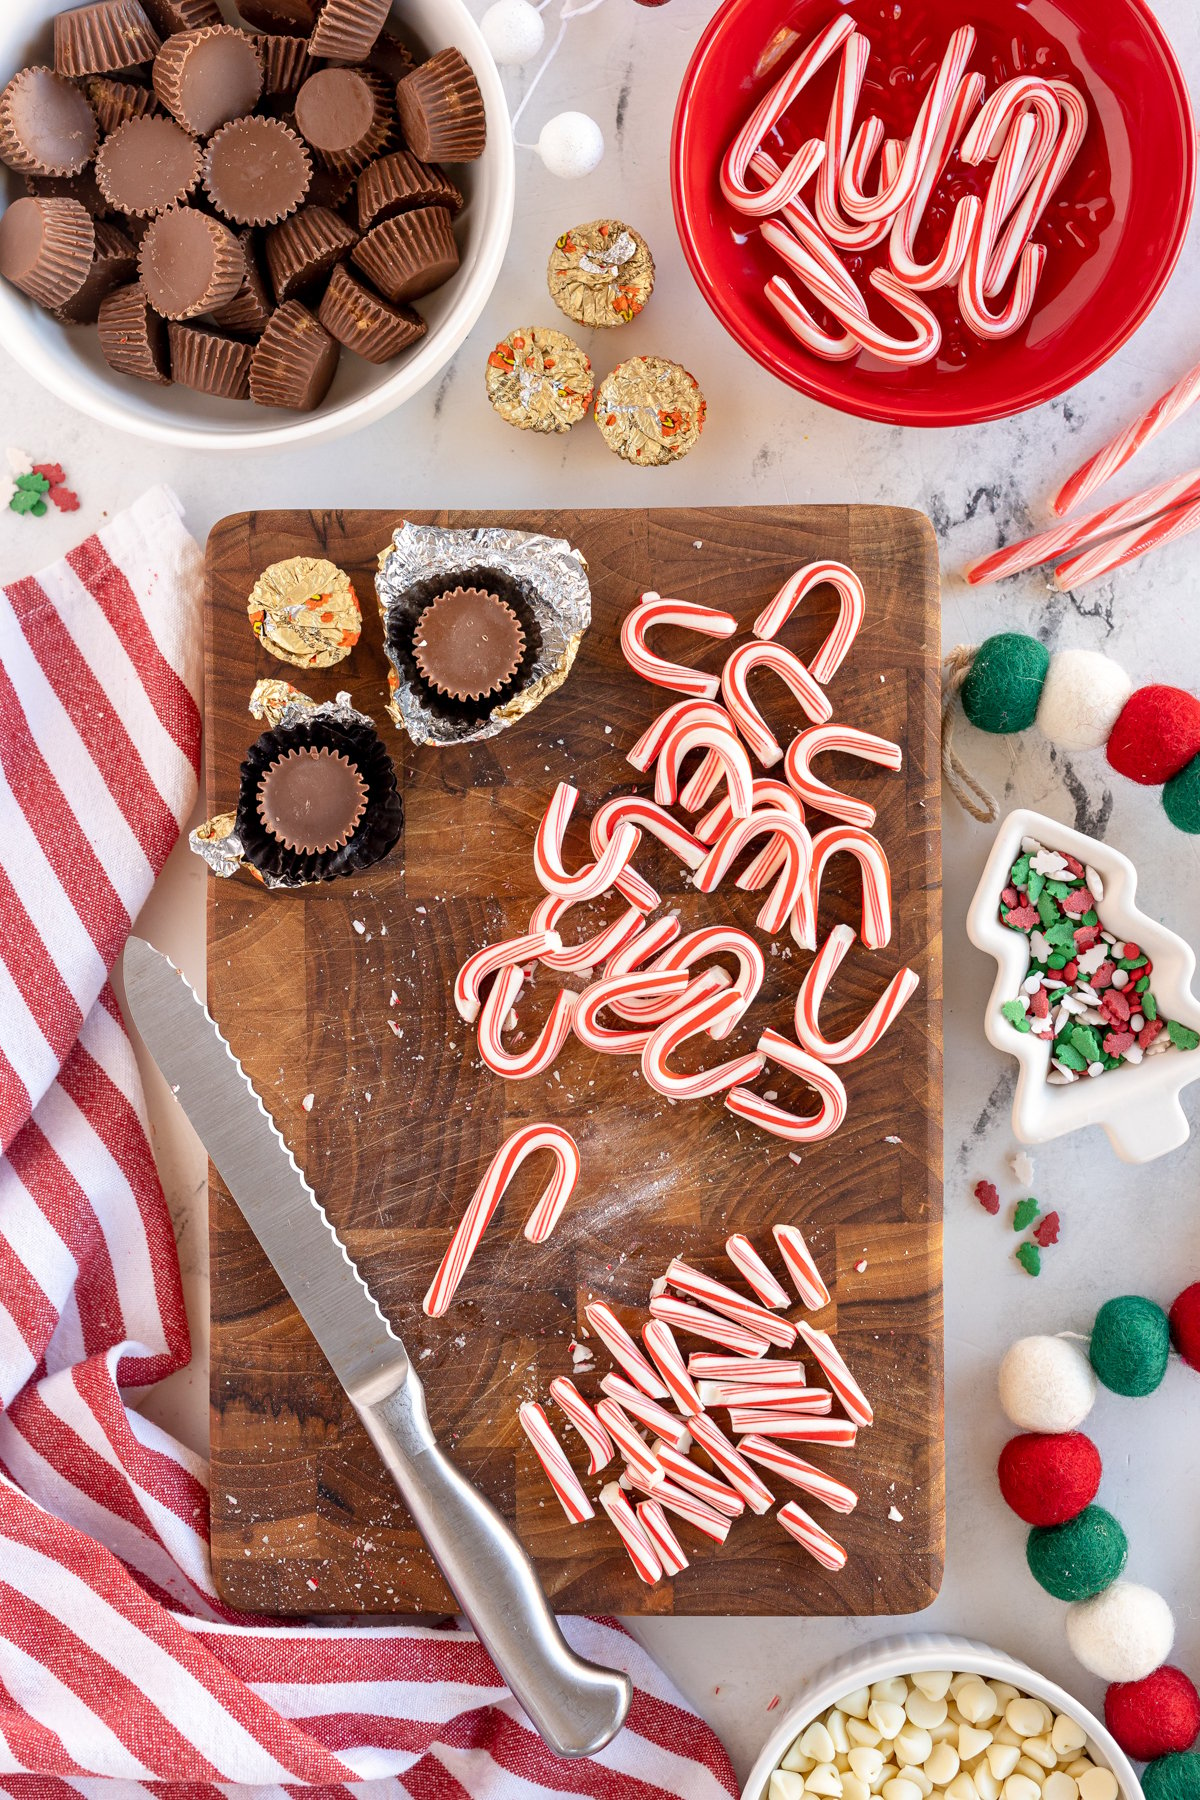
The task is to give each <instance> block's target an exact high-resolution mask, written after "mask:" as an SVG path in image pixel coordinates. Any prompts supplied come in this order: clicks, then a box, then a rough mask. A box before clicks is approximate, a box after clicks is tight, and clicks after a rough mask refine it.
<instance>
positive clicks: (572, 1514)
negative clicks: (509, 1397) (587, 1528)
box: [517, 1400, 596, 1525]
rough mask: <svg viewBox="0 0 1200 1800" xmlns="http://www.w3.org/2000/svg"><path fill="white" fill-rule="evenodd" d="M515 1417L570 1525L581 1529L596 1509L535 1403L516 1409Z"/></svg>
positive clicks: (541, 1411) (530, 1402)
mask: <svg viewBox="0 0 1200 1800" xmlns="http://www.w3.org/2000/svg"><path fill="white" fill-rule="evenodd" d="M517 1417H518V1419H519V1420H520V1421H521V1429H522V1431H523V1432H524V1433H525V1436H526V1437H527V1438H528V1439H529V1441H530V1443H531V1444H532V1445H533V1448H534V1450H535V1451H536V1452H537V1459H538V1461H539V1462H540V1463H541V1465H542V1468H543V1469H544V1470H545V1471H546V1479H547V1480H548V1481H549V1483H550V1486H551V1487H552V1488H553V1489H554V1492H555V1494H556V1495H557V1496H558V1500H559V1504H560V1505H561V1507H562V1509H563V1511H564V1512H565V1513H566V1515H567V1517H568V1519H570V1521H571V1523H572V1525H582V1524H583V1523H584V1521H585V1520H586V1519H594V1518H595V1516H596V1509H595V1507H594V1506H593V1505H592V1503H591V1501H590V1500H589V1499H588V1497H587V1495H586V1494H585V1493H584V1491H583V1488H582V1486H581V1484H580V1481H579V1477H578V1476H577V1475H576V1473H575V1471H574V1469H573V1468H572V1467H571V1465H570V1463H569V1462H568V1461H567V1456H566V1452H565V1451H564V1449H563V1447H562V1445H561V1444H560V1443H559V1441H558V1439H557V1438H556V1437H555V1435H554V1431H553V1428H552V1426H551V1424H550V1421H549V1419H548V1418H547V1417H546V1414H545V1412H544V1411H543V1409H542V1408H541V1407H540V1406H539V1405H538V1403H537V1401H536V1400H526V1401H525V1403H524V1405H523V1406H521V1407H519V1408H518V1409H517Z"/></svg>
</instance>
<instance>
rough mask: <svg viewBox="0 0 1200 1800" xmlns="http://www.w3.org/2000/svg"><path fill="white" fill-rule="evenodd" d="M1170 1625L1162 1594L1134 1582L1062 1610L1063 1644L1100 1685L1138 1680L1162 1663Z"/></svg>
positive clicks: (1114, 1586)
mask: <svg viewBox="0 0 1200 1800" xmlns="http://www.w3.org/2000/svg"><path fill="white" fill-rule="evenodd" d="M1174 1641H1175V1621H1174V1619H1173V1618H1172V1617H1171V1609H1170V1607H1169V1606H1168V1605H1167V1603H1166V1601H1165V1600H1164V1599H1163V1597H1162V1595H1161V1594H1156V1593H1155V1591H1154V1589H1153V1588H1148V1587H1139V1586H1138V1584H1137V1582H1136V1581H1114V1582H1113V1584H1112V1586H1111V1587H1107V1588H1105V1590H1104V1592H1103V1593H1102V1594H1097V1595H1096V1598H1095V1599H1094V1600H1079V1601H1077V1602H1076V1604H1075V1605H1074V1606H1070V1607H1068V1608H1067V1642H1068V1643H1069V1644H1070V1646H1071V1649H1072V1650H1073V1651H1074V1653H1075V1655H1076V1656H1077V1657H1078V1659H1079V1661H1080V1662H1081V1663H1082V1664H1083V1666H1084V1668H1085V1669H1090V1670H1091V1672H1092V1674H1093V1675H1098V1676H1099V1677H1100V1679H1101V1681H1141V1680H1143V1678H1144V1677H1145V1676H1147V1675H1149V1674H1150V1672H1151V1670H1152V1669H1157V1668H1158V1666H1159V1664H1160V1663H1165V1662H1166V1660H1167V1658H1168V1656H1170V1654H1171V1645H1172V1644H1173V1643H1174Z"/></svg>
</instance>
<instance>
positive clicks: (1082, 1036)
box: [1071, 1025, 1100, 1063]
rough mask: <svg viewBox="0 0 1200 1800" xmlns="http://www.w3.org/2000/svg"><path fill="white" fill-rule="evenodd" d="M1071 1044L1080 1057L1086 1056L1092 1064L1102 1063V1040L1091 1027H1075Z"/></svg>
mask: <svg viewBox="0 0 1200 1800" xmlns="http://www.w3.org/2000/svg"><path fill="white" fill-rule="evenodd" d="M1071 1042H1072V1044H1073V1045H1074V1046H1075V1048H1076V1050H1078V1052H1079V1054H1080V1056H1086V1057H1087V1060H1088V1061H1089V1062H1090V1063H1094V1062H1099V1061H1100V1039H1099V1038H1098V1037H1097V1036H1096V1033H1095V1032H1094V1031H1093V1029H1092V1027H1091V1026H1090V1025H1073V1026H1072V1027H1071Z"/></svg>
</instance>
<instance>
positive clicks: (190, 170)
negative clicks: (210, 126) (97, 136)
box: [96, 113, 200, 219]
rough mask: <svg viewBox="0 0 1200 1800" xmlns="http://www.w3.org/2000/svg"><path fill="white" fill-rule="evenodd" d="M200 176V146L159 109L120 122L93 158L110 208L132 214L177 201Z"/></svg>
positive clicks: (145, 215) (146, 213) (141, 214)
mask: <svg viewBox="0 0 1200 1800" xmlns="http://www.w3.org/2000/svg"><path fill="white" fill-rule="evenodd" d="M199 179H200V146H199V144H197V143H196V141H195V139H194V138H192V137H190V136H189V135H188V133H187V132H186V131H185V130H184V129H183V127H182V125H177V124H176V122H175V120H174V119H168V118H167V117H166V116H165V115H164V114H162V113H155V114H153V115H151V116H149V117H147V118H142V119H129V120H128V121H127V122H126V123H125V124H124V125H119V126H118V127H117V129H116V130H115V131H114V132H113V134H112V136H111V137H107V138H105V140H104V142H103V143H102V144H101V146H100V154H99V155H98V156H97V158H96V181H97V184H98V186H99V188H100V192H101V193H102V194H103V195H104V198H105V200H106V201H107V202H108V204H109V206H111V207H112V208H113V210H114V211H115V212H121V213H127V214H129V215H130V217H132V218H139V219H147V218H153V217H154V216H155V214H156V213H161V212H166V210H167V208H168V207H169V206H179V205H182V203H183V202H184V201H185V200H186V199H187V197H188V195H189V194H190V193H191V192H192V189H193V188H194V187H195V185H196V183H197V181H198V180H199Z"/></svg>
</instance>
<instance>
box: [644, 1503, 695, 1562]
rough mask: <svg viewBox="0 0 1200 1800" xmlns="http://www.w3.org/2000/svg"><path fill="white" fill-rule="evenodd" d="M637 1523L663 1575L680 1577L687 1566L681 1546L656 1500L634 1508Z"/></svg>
mask: <svg viewBox="0 0 1200 1800" xmlns="http://www.w3.org/2000/svg"><path fill="white" fill-rule="evenodd" d="M636 1512H637V1517H638V1523H639V1525H640V1526H641V1528H642V1530H643V1531H644V1532H645V1534H646V1536H647V1537H648V1538H649V1539H650V1542H651V1543H652V1544H653V1546H654V1553H655V1555H656V1556H657V1557H658V1560H659V1562H660V1563H661V1564H662V1567H663V1574H664V1575H681V1574H682V1573H683V1571H684V1570H685V1569H686V1568H687V1566H688V1559H687V1557H686V1556H685V1555H684V1553H683V1545H682V1544H681V1543H680V1542H679V1539H678V1538H677V1537H676V1536H675V1533H674V1532H673V1531H672V1530H671V1527H670V1526H669V1525H668V1524H667V1515H666V1513H665V1512H664V1511H663V1509H662V1507H661V1506H660V1505H659V1504H658V1501H657V1500H643V1501H641V1502H640V1503H639V1505H638V1506H637V1508H636Z"/></svg>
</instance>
